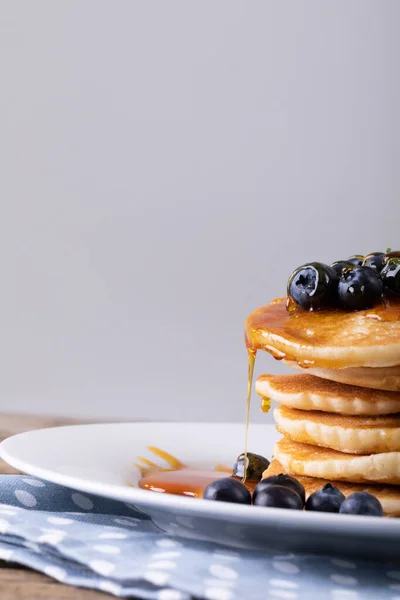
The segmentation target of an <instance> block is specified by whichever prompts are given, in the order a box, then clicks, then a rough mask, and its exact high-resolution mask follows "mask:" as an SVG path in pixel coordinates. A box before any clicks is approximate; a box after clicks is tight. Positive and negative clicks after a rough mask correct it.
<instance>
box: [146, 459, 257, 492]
mask: <svg viewBox="0 0 400 600" xmlns="http://www.w3.org/2000/svg"><path fill="white" fill-rule="evenodd" d="M154 450H157V455H158V456H160V457H161V458H163V459H164V460H165V461H166V462H167V463H169V464H171V465H172V468H163V467H158V466H157V465H154V463H152V466H148V467H142V466H141V465H139V464H137V463H135V464H136V466H137V467H138V468H139V469H140V471H141V473H142V477H141V479H140V481H139V487H140V488H142V489H144V490H149V491H150V492H158V493H164V494H174V495H178V496H189V497H192V498H202V496H203V492H204V490H205V489H206V487H207V486H208V485H209V484H210V483H212V482H213V481H216V480H217V479H223V478H226V477H232V479H238V480H239V481H240V479H239V478H238V477H234V476H233V475H232V471H231V469H228V468H227V467H223V466H221V465H216V467H215V468H214V469H196V468H193V467H188V466H187V465H185V464H183V463H181V462H180V461H179V460H178V459H176V458H175V457H172V456H171V455H170V454H168V453H166V452H163V451H162V450H160V449H159V448H155V449H154V448H153V451H154ZM171 459H172V460H171ZM140 460H142V462H143V458H140ZM145 462H150V461H145ZM256 483H257V482H254V481H246V483H245V485H246V487H247V488H248V489H249V490H250V492H251V491H252V490H253V489H254V486H255V485H256Z"/></svg>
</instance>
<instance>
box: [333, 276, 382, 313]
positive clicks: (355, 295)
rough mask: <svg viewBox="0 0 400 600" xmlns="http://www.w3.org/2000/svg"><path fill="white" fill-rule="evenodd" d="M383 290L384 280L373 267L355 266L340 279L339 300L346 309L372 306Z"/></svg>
mask: <svg viewBox="0 0 400 600" xmlns="http://www.w3.org/2000/svg"><path fill="white" fill-rule="evenodd" d="M382 292H383V285H382V280H381V278H380V276H379V274H378V273H377V272H376V271H374V269H371V267H354V269H349V270H348V271H345V272H344V273H343V274H342V276H341V278H340V279H339V300H340V303H341V305H342V306H343V308H346V309H350V310H364V309H367V308H371V307H372V306H374V304H376V302H377V301H378V300H379V298H380V297H381V296H382Z"/></svg>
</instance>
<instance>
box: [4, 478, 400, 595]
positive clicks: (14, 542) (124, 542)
mask: <svg viewBox="0 0 400 600" xmlns="http://www.w3.org/2000/svg"><path fill="white" fill-rule="evenodd" d="M0 559H3V560H6V561H10V562H14V563H19V564H21V565H26V566H27V567H30V568H32V569H36V570H37V571H41V572H43V573H46V574H47V575H49V576H50V577H53V578H54V579H57V580H58V581H61V582H63V583H66V584H70V585H75V586H81V587H87V588H93V589H98V590H102V591H104V592H108V593H110V594H114V595H115V596H120V597H123V598H127V597H134V598H140V599H146V600H147V599H148V600H191V599H197V600H198V599H205V600H243V599H246V600H247V599H249V600H266V599H269V598H271V599H274V598H278V599H279V598H281V599H283V600H285V599H286V600H292V599H293V600H297V599H298V600H309V599H310V598H315V599H317V598H318V599H319V598H326V599H332V600H353V599H354V600H358V599H371V600H377V599H378V598H379V599H380V600H389V599H391V600H400V570H396V567H395V566H390V565H386V566H385V565H379V564H372V563H370V562H365V561H350V560H340V559H336V558H327V557H318V556H304V555H297V556H295V555H293V554H289V555H276V554H272V553H271V554H269V553H265V552H250V551H248V550H231V549H227V548H223V547H222V546H218V545H216V544H210V543H206V542H195V541H190V540H186V539H185V540H184V539H178V538H172V537H169V536H167V535H165V534H163V533H162V532H160V530H159V529H158V528H157V527H155V526H154V525H153V524H152V522H151V520H150V519H148V518H146V517H145V516H144V515H143V513H141V512H139V511H137V510H136V509H135V508H134V507H131V506H129V505H126V504H123V503H120V502H114V501H112V500H106V499H104V498H99V497H97V496H90V495H86V494H80V493H78V492H75V491H74V490H70V489H68V488H64V487H61V486H57V485H54V484H51V483H47V482H44V481H40V480H38V479H35V478H32V477H25V476H22V475H1V476H0Z"/></svg>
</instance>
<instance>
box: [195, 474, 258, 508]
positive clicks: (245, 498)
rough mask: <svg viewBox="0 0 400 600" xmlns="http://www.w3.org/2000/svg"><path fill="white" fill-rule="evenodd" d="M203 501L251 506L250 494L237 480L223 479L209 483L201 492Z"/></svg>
mask: <svg viewBox="0 0 400 600" xmlns="http://www.w3.org/2000/svg"><path fill="white" fill-rule="evenodd" d="M203 498H204V499H205V500H218V501H220V502H237V503H238V504H251V494H250V492H249V490H248V489H247V487H246V486H245V485H243V483H241V482H240V481H238V480H237V479H232V478H231V477H224V478H223V479H216V480H215V481H213V482H212V483H210V484H209V485H208V486H207V487H206V489H205V490H204V492H203Z"/></svg>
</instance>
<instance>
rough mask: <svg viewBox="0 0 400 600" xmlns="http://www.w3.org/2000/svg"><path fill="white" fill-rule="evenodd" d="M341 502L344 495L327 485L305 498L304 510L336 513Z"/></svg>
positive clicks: (332, 486)
mask: <svg viewBox="0 0 400 600" xmlns="http://www.w3.org/2000/svg"><path fill="white" fill-rule="evenodd" d="M343 500H344V494H342V492H341V491H340V490H339V489H338V488H337V487H335V486H334V485H331V484H330V483H327V484H326V485H324V487H323V488H321V489H320V490H318V491H316V492H314V493H313V494H311V495H310V496H309V497H308V498H307V502H306V506H305V508H306V510H314V511H319V512H331V513H337V512H339V508H340V506H341V504H342V502H343Z"/></svg>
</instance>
